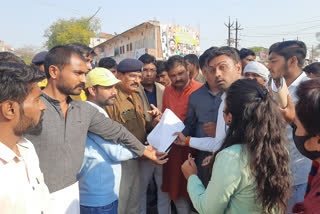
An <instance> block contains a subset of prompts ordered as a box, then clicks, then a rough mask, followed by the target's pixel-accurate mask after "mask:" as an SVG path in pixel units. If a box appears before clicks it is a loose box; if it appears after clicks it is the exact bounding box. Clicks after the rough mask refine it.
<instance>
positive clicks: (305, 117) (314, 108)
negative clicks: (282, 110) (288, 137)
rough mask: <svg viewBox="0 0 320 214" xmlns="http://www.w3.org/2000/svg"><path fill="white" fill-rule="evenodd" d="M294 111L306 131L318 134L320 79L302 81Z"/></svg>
mask: <svg viewBox="0 0 320 214" xmlns="http://www.w3.org/2000/svg"><path fill="white" fill-rule="evenodd" d="M296 95H297V97H298V102H297V104H296V106H295V107H296V112H297V116H298V118H299V120H300V121H301V123H302V125H303V127H304V128H305V130H306V131H307V133H308V134H309V135H311V136H315V135H319V134H320V126H319V117H320V79H319V78H315V79H311V80H307V81H304V82H302V83H301V84H300V85H299V86H298V88H297V93H296Z"/></svg>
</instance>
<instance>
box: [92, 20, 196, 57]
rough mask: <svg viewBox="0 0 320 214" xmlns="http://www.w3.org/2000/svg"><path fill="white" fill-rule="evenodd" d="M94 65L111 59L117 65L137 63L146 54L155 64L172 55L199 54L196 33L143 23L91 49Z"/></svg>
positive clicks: (177, 26)
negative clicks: (125, 60)
mask: <svg viewBox="0 0 320 214" xmlns="http://www.w3.org/2000/svg"><path fill="white" fill-rule="evenodd" d="M94 50H95V52H96V54H97V56H96V59H95V60H96V61H99V60H100V59H101V58H103V57H112V58H114V59H115V60H116V61H117V62H119V61H121V60H122V59H125V58H135V59H138V58H139V57H140V56H141V55H143V54H145V53H148V54H151V55H153V56H155V57H156V59H157V60H166V59H168V58H169V57H170V56H172V55H182V56H183V55H187V54H190V53H193V54H196V55H199V54H200V31H199V30H197V29H193V28H190V27H186V26H181V25H177V24H164V23H160V22H158V21H148V22H144V23H142V24H140V25H138V26H135V27H133V28H131V29H129V30H127V31H125V32H123V33H121V34H118V35H115V36H114V37H113V38H111V39H108V40H107V41H105V42H103V43H101V44H99V45H97V46H95V47H94Z"/></svg>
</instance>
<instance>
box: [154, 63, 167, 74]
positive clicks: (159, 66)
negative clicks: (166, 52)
mask: <svg viewBox="0 0 320 214" xmlns="http://www.w3.org/2000/svg"><path fill="white" fill-rule="evenodd" d="M156 67H157V74H161V73H162V72H164V71H167V69H166V62H165V61H161V60H159V61H156Z"/></svg>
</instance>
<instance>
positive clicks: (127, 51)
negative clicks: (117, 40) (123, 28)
mask: <svg viewBox="0 0 320 214" xmlns="http://www.w3.org/2000/svg"><path fill="white" fill-rule="evenodd" d="M128 51H129V44H127V52H128Z"/></svg>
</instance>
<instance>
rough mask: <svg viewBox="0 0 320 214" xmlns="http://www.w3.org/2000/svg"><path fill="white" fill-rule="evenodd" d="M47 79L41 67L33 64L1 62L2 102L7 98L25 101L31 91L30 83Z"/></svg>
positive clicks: (0, 97)
mask: <svg viewBox="0 0 320 214" xmlns="http://www.w3.org/2000/svg"><path fill="white" fill-rule="evenodd" d="M43 79H45V75H44V73H43V72H42V71H40V70H39V69H35V68H33V67H31V66H27V65H23V64H17V63H10V62H0V103H3V102H5V101H7V100H11V101H15V102H18V103H19V104H21V103H23V101H24V100H25V99H26V97H27V96H28V95H29V93H30V92H31V88H30V85H31V84H33V83H37V82H39V81H41V80H43Z"/></svg>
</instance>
